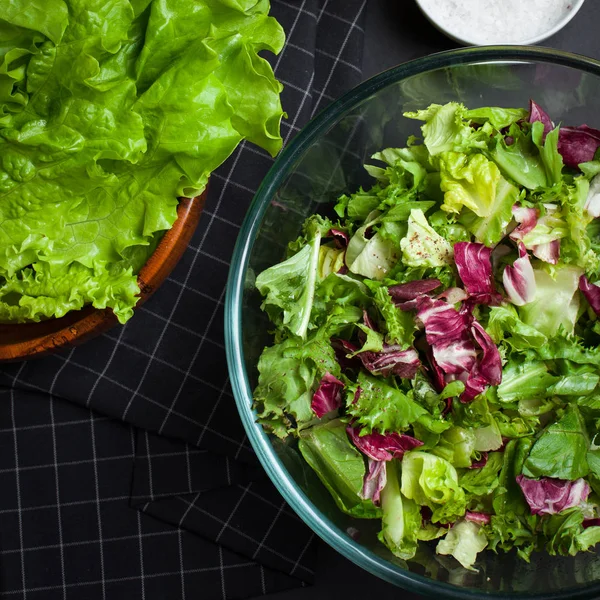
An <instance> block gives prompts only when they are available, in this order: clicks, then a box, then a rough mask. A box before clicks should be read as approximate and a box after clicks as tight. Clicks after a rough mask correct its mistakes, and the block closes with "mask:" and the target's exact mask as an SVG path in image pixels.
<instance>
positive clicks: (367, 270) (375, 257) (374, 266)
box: [346, 212, 400, 280]
mask: <svg viewBox="0 0 600 600" xmlns="http://www.w3.org/2000/svg"><path fill="white" fill-rule="evenodd" d="M378 217H379V213H378V212H373V213H371V214H370V215H369V216H368V217H367V221H366V223H365V224H364V225H363V226H362V227H360V228H359V229H358V230H357V231H356V233H355V234H354V235H353V236H352V238H351V239H350V243H349V244H348V248H347V249H346V265H347V267H348V269H349V270H350V272H352V273H355V274H357V275H363V276H364V277H368V278H369V279H375V280H379V279H383V278H384V277H385V276H386V275H387V274H388V273H389V272H390V270H391V269H392V268H393V267H394V265H395V264H396V263H397V262H398V258H399V256H400V248H399V247H398V244H397V242H394V241H393V240H389V239H385V238H384V236H383V235H382V234H381V233H380V232H377V233H375V234H374V235H373V236H372V237H367V236H366V233H367V230H368V229H369V228H371V227H373V225H375V224H376V223H377V222H378Z"/></svg>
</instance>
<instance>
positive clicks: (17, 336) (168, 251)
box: [0, 190, 206, 362]
mask: <svg viewBox="0 0 600 600" xmlns="http://www.w3.org/2000/svg"><path fill="white" fill-rule="evenodd" d="M205 199H206V190H205V191H204V193H203V194H202V195H201V196H198V197H196V198H181V199H180V200H179V206H178V207H177V220H176V221H175V223H174V224H173V227H172V228H171V229H170V230H169V231H167V232H166V233H165V235H164V236H163V238H162V239H161V240H160V242H159V244H158V246H157V247H156V250H155V251H154V253H153V254H152V256H150V258H149V259H148V262H147V263H146V264H145V265H144V266H143V267H142V269H141V270H140V273H139V275H138V284H139V286H140V299H139V301H138V303H137V305H136V306H140V305H141V304H143V303H144V302H145V301H146V300H147V299H148V298H149V297H150V296H151V295H152V294H153V292H154V291H155V290H156V289H157V288H158V286H159V285H160V284H161V283H162V282H163V281H164V280H165V278H166V277H167V275H169V273H171V271H172V270H173V268H174V267H175V265H176V264H177V263H178V261H179V259H180V258H181V257H182V255H183V253H184V251H185V249H186V248H187V245H188V244H189V242H190V240H191V238H192V235H193V234H194V231H195V229H196V226H197V225H198V221H199V220H200V214H201V213H202V209H203V208H204V201H205ZM117 323H118V320H117V318H116V317H115V315H114V314H113V312H112V310H111V309H110V308H106V309H98V308H94V307H93V306H86V307H85V308H83V309H81V310H75V311H71V312H70V313H67V314H66V315H65V316H64V317H61V318H60V319H48V320H46V321H40V322H39V323H18V324H0V362H8V361H16V360H24V359H28V358H37V357H38V356H43V355H45V354H49V353H50V352H54V351H56V350H59V349H61V348H66V347H72V346H77V345H79V344H81V343H83V342H85V341H86V340H89V339H90V338H93V337H95V336H97V335H99V334H100V333H103V332H104V331H106V330H107V329H109V328H110V327H113V326H114V325H116V324H117Z"/></svg>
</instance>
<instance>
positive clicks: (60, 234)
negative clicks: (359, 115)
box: [0, 0, 284, 322]
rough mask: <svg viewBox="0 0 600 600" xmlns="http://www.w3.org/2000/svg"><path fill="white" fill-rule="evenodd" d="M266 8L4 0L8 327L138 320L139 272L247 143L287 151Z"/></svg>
mask: <svg viewBox="0 0 600 600" xmlns="http://www.w3.org/2000/svg"><path fill="white" fill-rule="evenodd" d="M269 8H270V5H269V0H161V1H159V0H136V1H133V0H131V1H130V0H103V1H98V0H4V1H3V2H2V9H3V10H2V15H1V17H0V322H22V321H39V320H40V319H45V318H49V317H61V316H62V315H64V314H65V313H67V312H68V311H70V310H76V309H79V308H81V307H82V306H83V305H85V304H92V305H93V306H95V307H96V308H105V307H110V308H111V309H112V310H113V312H114V313H115V314H116V315H117V317H118V318H119V320H120V321H121V322H125V321H126V320H127V319H128V318H129V317H131V315H132V314H133V307H134V306H135V304H136V302H137V300H138V296H137V294H138V293H139V291H140V290H139V287H138V283H137V273H138V272H139V270H140V268H141V267H142V266H143V265H144V263H145V262H146V261H147V260H148V258H149V257H150V255H151V254H152V253H153V252H154V250H155V248H156V245H157V243H158V241H159V239H160V237H161V235H162V234H163V233H164V231H166V230H168V229H170V228H171V227H172V225H173V223H174V221H175V219H176V217H177V197H178V196H188V197H194V196H196V195H199V194H200V193H201V192H202V191H203V190H204V188H205V186H206V183H207V180H208V177H209V175H210V173H211V172H212V171H213V170H214V169H215V168H216V167H218V166H219V165H220V164H221V163H222V162H223V161H224V160H225V159H226V158H227V157H228V156H229V155H230V154H231V152H233V150H234V149H235V148H236V146H237V145H238V144H239V143H240V142H241V141H242V140H243V139H247V140H249V141H251V142H253V143H255V144H258V145H259V146H261V147H263V148H264V149H266V150H268V151H269V152H271V153H272V154H276V153H277V152H278V150H279V149H280V147H281V143H282V140H281V137H280V133H279V122H280V119H281V117H282V114H283V113H282V109H281V103H280V92H281V90H282V85H281V84H280V83H279V82H278V81H277V80H276V79H275V77H274V75H273V71H272V69H271V67H270V66H269V63H268V62H267V61H266V59H265V58H263V57H261V56H259V52H260V51H262V50H269V51H271V52H274V53H277V52H279V51H280V50H281V48H282V46H283V42H284V33H283V29H282V28H281V26H280V25H279V24H278V23H277V21H276V20H275V19H274V18H273V17H270V16H269Z"/></svg>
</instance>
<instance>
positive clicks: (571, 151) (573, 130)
mask: <svg viewBox="0 0 600 600" xmlns="http://www.w3.org/2000/svg"><path fill="white" fill-rule="evenodd" d="M598 146H600V131H598V130H597V129H593V128H592V127H588V126H587V125H580V126H579V127H561V128H560V130H559V132H558V152H559V153H560V154H561V155H562V157H563V161H564V163H565V165H567V166H568V167H572V168H574V169H576V168H578V167H579V164H580V163H583V162H589V161H590V160H594V155H595V154H596V150H597V149H598Z"/></svg>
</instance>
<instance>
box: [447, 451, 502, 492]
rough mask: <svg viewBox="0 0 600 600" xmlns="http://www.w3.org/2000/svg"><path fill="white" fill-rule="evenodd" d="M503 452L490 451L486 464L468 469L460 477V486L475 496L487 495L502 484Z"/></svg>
mask: <svg viewBox="0 0 600 600" xmlns="http://www.w3.org/2000/svg"><path fill="white" fill-rule="evenodd" d="M501 468H502V452H490V453H489V454H488V459H487V462H486V463H485V465H484V466H483V467H481V468H479V469H466V470H464V471H462V472H461V473H460V475H459V478H458V483H459V484H460V486H461V487H462V488H463V489H464V490H466V491H467V492H469V493H470V494H473V495H474V496H487V495H488V494H491V493H492V492H493V491H494V490H495V489H496V488H497V487H498V486H499V485H500V478H499V474H500V469H501Z"/></svg>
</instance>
